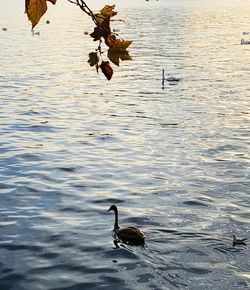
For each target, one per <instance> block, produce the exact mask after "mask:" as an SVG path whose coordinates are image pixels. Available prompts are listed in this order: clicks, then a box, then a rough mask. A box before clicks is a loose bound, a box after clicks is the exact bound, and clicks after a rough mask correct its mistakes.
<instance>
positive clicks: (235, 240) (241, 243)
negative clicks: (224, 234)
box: [233, 235, 248, 246]
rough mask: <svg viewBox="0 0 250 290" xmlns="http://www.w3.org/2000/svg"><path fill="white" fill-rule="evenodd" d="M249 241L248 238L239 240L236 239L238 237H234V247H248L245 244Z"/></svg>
mask: <svg viewBox="0 0 250 290" xmlns="http://www.w3.org/2000/svg"><path fill="white" fill-rule="evenodd" d="M247 239H248V238H245V239H237V238H236V235H233V246H235V245H243V246H246V245H247V244H246V243H245V241H246V240H247Z"/></svg>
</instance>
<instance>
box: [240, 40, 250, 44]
mask: <svg viewBox="0 0 250 290" xmlns="http://www.w3.org/2000/svg"><path fill="white" fill-rule="evenodd" d="M240 43H241V44H250V40H244V39H241V41H240Z"/></svg>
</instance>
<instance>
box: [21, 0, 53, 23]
mask: <svg viewBox="0 0 250 290" xmlns="http://www.w3.org/2000/svg"><path fill="white" fill-rule="evenodd" d="M48 1H49V2H51V3H52V4H54V5H55V4H56V1H57V0H48ZM46 11H47V1H46V0H25V13H27V15H28V19H29V20H30V21H31V23H32V29H34V27H35V26H36V25H37V23H38V22H39V21H40V19H41V17H42V16H43V15H44V13H45V12H46Z"/></svg>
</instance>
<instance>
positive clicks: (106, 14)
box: [25, 0, 132, 80]
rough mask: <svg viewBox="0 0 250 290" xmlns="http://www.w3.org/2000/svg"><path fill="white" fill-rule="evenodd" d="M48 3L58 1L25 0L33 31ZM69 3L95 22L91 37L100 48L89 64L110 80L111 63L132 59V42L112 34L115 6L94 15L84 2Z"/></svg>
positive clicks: (91, 55) (79, 0)
mask: <svg viewBox="0 0 250 290" xmlns="http://www.w3.org/2000/svg"><path fill="white" fill-rule="evenodd" d="M47 1H49V2H51V3H52V4H54V5H55V4H56V2H57V0H25V12H26V13H27V15H28V19H29V20H30V21H31V23H32V30H33V29H34V27H35V26H36V25H37V24H38V23H39V21H40V19H41V17H42V16H43V15H44V14H45V12H46V11H47ZM67 1H69V2H70V3H73V4H75V5H77V6H78V7H80V9H81V10H82V11H83V12H84V13H86V14H87V15H88V16H90V17H91V19H92V21H93V22H94V24H95V28H94V31H93V32H92V33H91V34H90V36H91V37H92V38H93V40H94V41H98V47H97V48H96V49H95V51H93V52H90V53H89V60H88V63H89V64H90V66H91V67H95V68H96V71H97V72H99V69H101V71H102V73H103V74H104V75H105V76H106V78H107V79H108V80H110V79H111V78H112V75H113V69H112V67H111V65H110V62H112V63H113V64H115V65H117V66H119V64H120V60H122V61H123V60H131V59H132V58H131V56H130V55H129V52H128V50H127V48H128V47H129V46H130V44H131V43H132V41H127V40H124V39H122V38H121V37H120V36H119V35H118V34H117V33H114V32H112V31H111V28H110V21H111V18H112V17H114V16H115V15H117V12H116V11H114V8H115V5H112V6H109V5H105V6H104V8H103V9H102V10H100V11H99V12H98V13H94V12H93V11H92V10H91V9H90V8H89V7H88V5H87V4H86V2H85V1H83V0H67ZM103 43H105V45H106V47H107V49H106V51H103V48H102V47H103ZM104 54H106V58H107V60H104V59H103V57H104Z"/></svg>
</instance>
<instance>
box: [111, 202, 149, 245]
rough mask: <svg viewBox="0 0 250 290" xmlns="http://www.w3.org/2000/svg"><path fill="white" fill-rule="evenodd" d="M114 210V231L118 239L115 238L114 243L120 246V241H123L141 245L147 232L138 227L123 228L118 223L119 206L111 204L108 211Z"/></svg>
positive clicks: (128, 243)
mask: <svg viewBox="0 0 250 290" xmlns="http://www.w3.org/2000/svg"><path fill="white" fill-rule="evenodd" d="M111 210H113V211H114V213H115V223H114V233H115V237H116V239H115V240H114V245H115V247H116V248H119V245H118V243H119V242H122V243H124V244H127V245H133V246H139V245H144V243H145V238H146V236H145V234H144V233H143V231H141V230H140V229H138V228H136V227H131V226H130V227H124V228H121V227H120V226H119V224H118V208H117V206H116V205H114V204H113V205H111V206H110V208H109V210H108V211H111Z"/></svg>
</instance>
